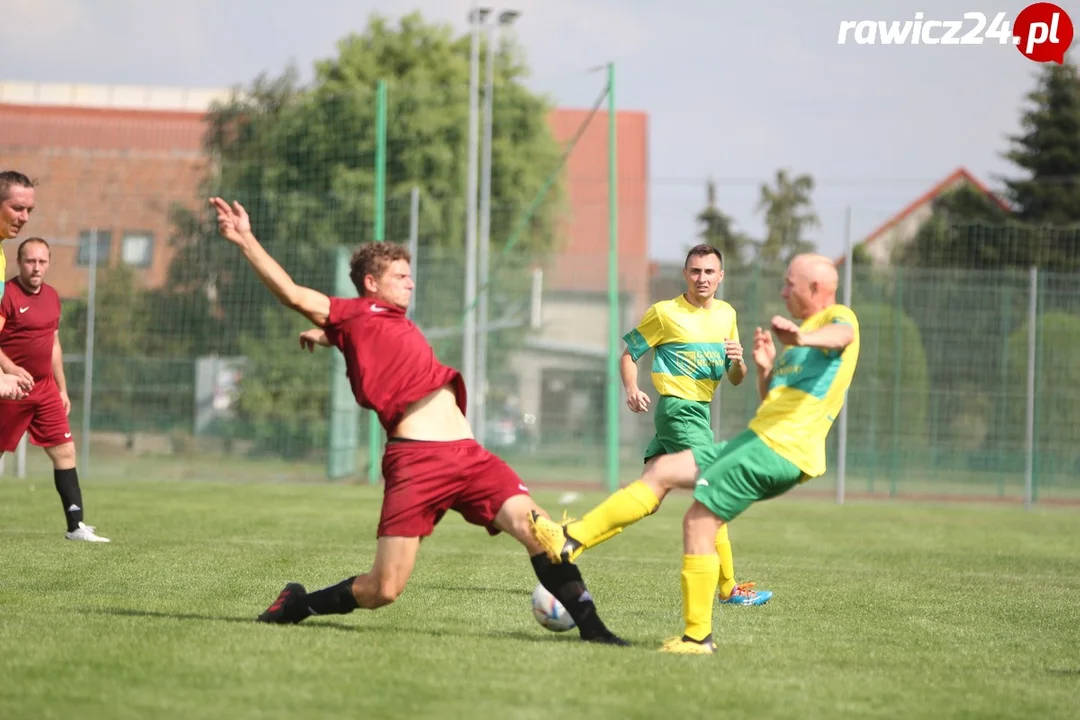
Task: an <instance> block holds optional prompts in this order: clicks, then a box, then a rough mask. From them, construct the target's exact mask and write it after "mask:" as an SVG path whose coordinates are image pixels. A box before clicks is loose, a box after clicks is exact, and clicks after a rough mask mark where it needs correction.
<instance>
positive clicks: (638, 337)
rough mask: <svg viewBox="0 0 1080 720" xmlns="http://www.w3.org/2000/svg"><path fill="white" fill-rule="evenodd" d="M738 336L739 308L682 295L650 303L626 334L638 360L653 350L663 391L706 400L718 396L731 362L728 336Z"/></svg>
mask: <svg viewBox="0 0 1080 720" xmlns="http://www.w3.org/2000/svg"><path fill="white" fill-rule="evenodd" d="M738 339H739V328H738V325H737V324H736V315H735V308H733V307H731V305H728V304H727V303H726V302H724V301H722V300H713V302H712V303H711V306H710V307H708V308H700V307H697V306H696V305H692V304H690V302H689V301H687V299H686V298H685V297H684V296H682V295H680V296H679V297H677V298H675V299H673V300H664V301H662V302H658V303H656V304H655V305H653V306H652V307H650V308H649V310H648V311H647V312H646V313H645V317H644V318H642V320H641V323H640V324H639V325H638V326H637V327H636V328H634V329H633V330H631V331H630V332H628V333H626V335H624V336H623V340H624V341H625V342H626V347H627V350H629V352H630V357H632V358H633V359H634V362H637V361H638V360H639V359H640V358H641V356H642V355H644V354H645V353H647V352H648V351H649V350H652V351H653V364H652V381H653V385H654V386H656V391H657V392H658V393H660V394H661V395H668V396H671V397H678V398H682V399H684V400H698V401H703V402H708V401H710V400H712V397H713V393H715V392H716V388H717V387H718V386H719V385H720V381H721V380H722V379H723V377H724V372H725V371H726V370H727V369H728V368H730V367H731V360H729V359H728V357H727V353H725V352H724V341H725V340H738Z"/></svg>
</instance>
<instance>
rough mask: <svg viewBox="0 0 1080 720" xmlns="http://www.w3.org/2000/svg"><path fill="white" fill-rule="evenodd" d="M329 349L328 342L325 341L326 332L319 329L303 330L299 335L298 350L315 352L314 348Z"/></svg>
mask: <svg viewBox="0 0 1080 720" xmlns="http://www.w3.org/2000/svg"><path fill="white" fill-rule="evenodd" d="M316 345H322V346H323V347H330V341H329V340H327V339H326V331H324V330H321V329H319V328H314V329H312V330H305V331H304V332H302V333H300V349H301V350H307V351H308V352H312V353H313V352H315V346H316Z"/></svg>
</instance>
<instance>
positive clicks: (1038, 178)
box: [1005, 61, 1080, 225]
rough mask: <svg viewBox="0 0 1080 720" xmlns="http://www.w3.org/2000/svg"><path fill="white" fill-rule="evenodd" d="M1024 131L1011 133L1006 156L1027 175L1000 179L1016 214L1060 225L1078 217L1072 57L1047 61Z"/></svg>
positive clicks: (1076, 84)
mask: <svg viewBox="0 0 1080 720" xmlns="http://www.w3.org/2000/svg"><path fill="white" fill-rule="evenodd" d="M1027 98H1028V100H1029V101H1030V102H1031V103H1032V105H1033V106H1032V107H1030V108H1029V109H1028V110H1027V111H1025V112H1024V114H1023V117H1022V119H1021V126H1022V127H1023V132H1022V133H1021V134H1019V135H1013V136H1010V138H1009V140H1010V142H1011V143H1012V148H1011V149H1010V150H1009V151H1008V152H1007V153H1005V157H1006V158H1008V159H1009V160H1011V161H1012V162H1013V163H1014V164H1016V165H1017V166H1018V167H1019V168H1020V169H1021V170H1023V171H1025V173H1026V174H1027V175H1028V177H1024V178H1021V179H1013V180H1005V186H1006V188H1007V195H1008V197H1009V199H1010V200H1011V201H1012V203H1013V205H1014V206H1015V209H1016V216H1017V218H1018V219H1019V220H1023V221H1025V222H1031V223H1040V224H1054V225H1064V224H1068V223H1074V222H1080V74H1078V73H1077V68H1076V66H1075V65H1074V64H1072V62H1071V61H1070V62H1066V63H1064V64H1062V65H1056V64H1052V63H1050V64H1047V65H1046V66H1045V67H1044V68H1043V70H1042V71H1041V74H1040V76H1039V79H1038V85H1037V86H1036V88H1035V90H1033V91H1032V92H1031V93H1029V94H1028V96H1027Z"/></svg>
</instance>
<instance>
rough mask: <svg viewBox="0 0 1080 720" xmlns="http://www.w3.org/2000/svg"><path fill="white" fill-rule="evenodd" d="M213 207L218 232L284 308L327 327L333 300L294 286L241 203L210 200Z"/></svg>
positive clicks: (314, 291)
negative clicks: (257, 235) (255, 228)
mask: <svg viewBox="0 0 1080 720" xmlns="http://www.w3.org/2000/svg"><path fill="white" fill-rule="evenodd" d="M210 204H211V205H212V206H213V207H214V209H215V210H217V215H218V232H220V233H221V236H222V237H224V238H225V239H226V240H228V241H229V242H231V243H232V244H233V245H236V246H237V247H238V248H240V250H241V251H243V253H244V257H246V258H247V261H248V262H249V263H250V264H251V267H252V268H254V269H255V273H256V274H257V275H258V276H259V279H260V280H262V281H263V284H264V285H266V287H268V288H269V289H270V292H272V293H274V296H275V297H277V299H278V300H279V301H280V302H281V304H282V305H284V306H285V307H287V308H290V309H292V310H295V311H297V312H298V313H300V314H301V315H303V316H304V317H306V318H307V319H308V320H310V321H311V322H313V323H315V324H316V325H318V326H319V327H322V326H323V325H325V324H326V321H327V318H328V317H329V316H330V298H328V297H327V296H326V295H323V294H322V293H321V292H319V291H318V290H312V289H311V288H306V287H303V286H302V285H297V284H296V283H295V282H293V279H292V278H291V277H289V273H287V272H285V269H284V268H283V267H281V265H279V264H278V262H277V260H274V258H272V257H270V253H268V252H266V250H265V249H264V248H263V246H262V245H261V244H260V243H259V241H258V239H257V238H256V237H255V235H254V234H253V233H252V232H251V220H250V218H249V217H248V214H247V211H246V210H244V207H243V206H242V205H241V204H240V203H238V202H234V203H233V204H232V205H229V203H227V202H225V201H224V200H222V199H221V198H219V197H215V198H210Z"/></svg>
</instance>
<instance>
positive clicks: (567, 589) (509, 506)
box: [494, 494, 629, 645]
mask: <svg viewBox="0 0 1080 720" xmlns="http://www.w3.org/2000/svg"><path fill="white" fill-rule="evenodd" d="M533 513H536V514H540V515H542V516H543V517H548V515H547V513H546V512H544V510H543V509H542V508H540V506H538V505H537V504H536V502H534V501H533V499H532V498H531V497H530V496H528V495H524V494H522V495H515V496H513V497H511V498H509V499H508V500H506V502H504V503H503V505H502V507H501V508H500V509H499V512H498V514H497V515H496V516H495V523H494V524H495V527H497V528H498V529H499V530H502V531H503V532H505V533H506V534H508V535H510V536H512V537H514V538H515V539H516V540H517V541H518V542H520V543H521V544H522V545H524V546H525V549H526V550H527V551H528V553H529V560H530V561H531V562H532V567H533V572H535V573H536V577H537V579H538V580H539V581H540V584H541V585H543V586H544V587H545V588H547V590H548V592H550V593H551V594H552V595H554V596H555V598H556V599H557V600H558V601H559V602H560V603H562V606H563V607H564V608H566V611H567V612H568V613H570V617H572V618H573V619H574V624H575V625H576V626H577V628H578V632H579V633H580V635H581V639H582V640H585V641H586V642H593V643H601V644H606V645H629V643H627V642H626V641H625V640H623V639H622V638H619V637H618V636H616V635H615V634H614V633H613V632H611V631H610V630H609V629H608V628H607V626H606V625H604V621H603V620H601V619H600V614H599V612H598V611H597V609H596V603H595V601H594V600H593V597H592V594H591V593H589V589H588V587H586V585H585V580H584V579H583V578H582V577H581V571H580V570H579V569H578V567H577V566H576V565H573V564H571V563H562V564H556V563H553V562H552V561H551V560H550V559H548V556H547V554H546V553H545V552H544V549H543V547H541V546H540V544H539V543H538V542H537V541H536V539H535V538H534V537H533V535H532V528H531V523H530V522H529V518H530V517H531V515H532V514H533Z"/></svg>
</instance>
